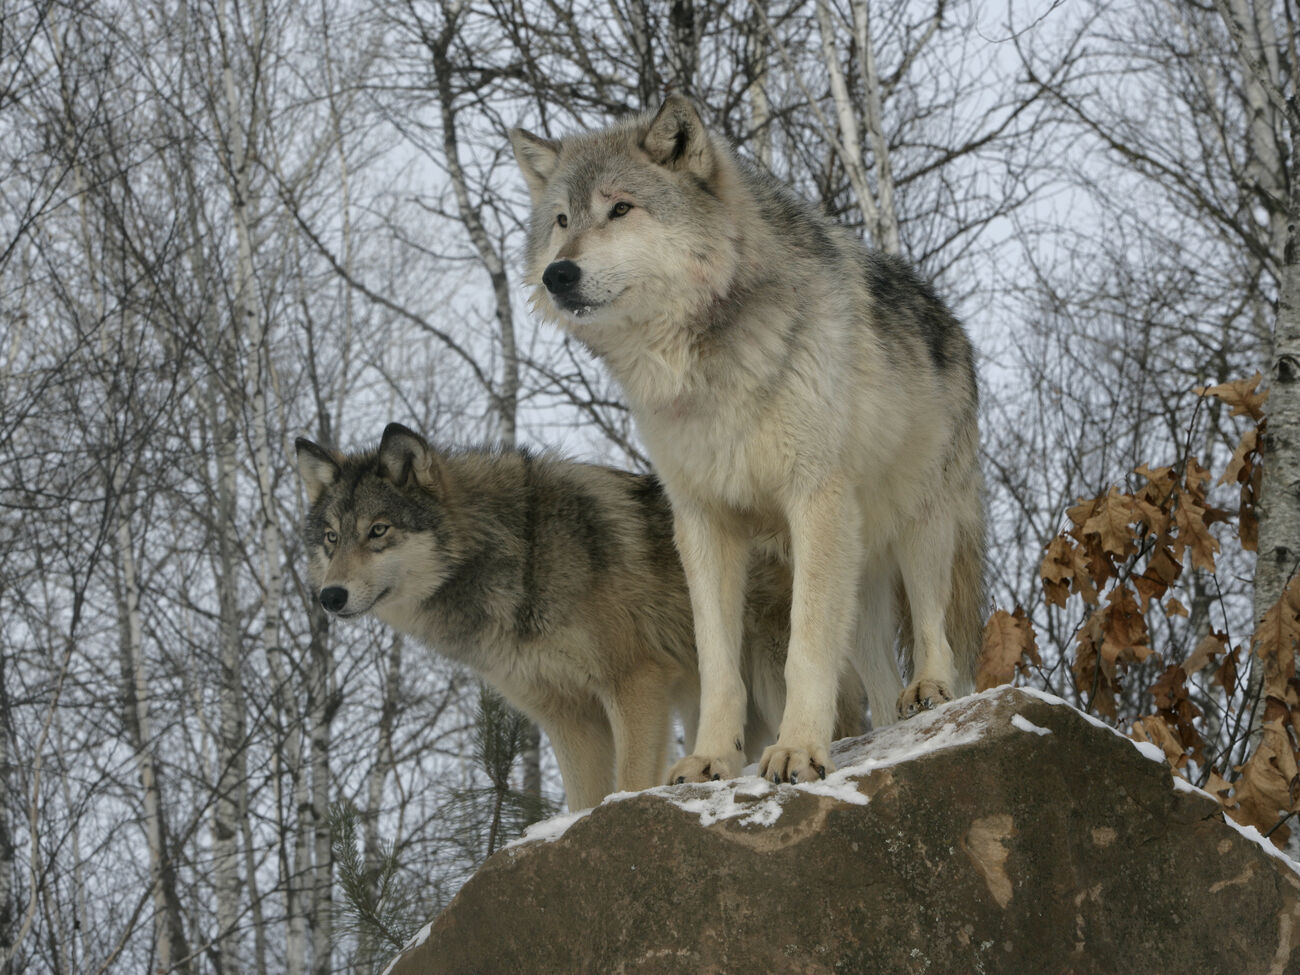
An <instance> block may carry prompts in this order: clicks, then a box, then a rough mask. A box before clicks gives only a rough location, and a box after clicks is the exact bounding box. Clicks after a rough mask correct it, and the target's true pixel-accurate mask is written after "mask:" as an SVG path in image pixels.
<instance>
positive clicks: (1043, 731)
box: [1011, 714, 1052, 735]
mask: <svg viewBox="0 0 1300 975" xmlns="http://www.w3.org/2000/svg"><path fill="white" fill-rule="evenodd" d="M1011 723H1012V724H1013V725H1015V726H1016V727H1017V728H1019V729H1020V730H1021V731H1028V732H1030V733H1031V734H1035V735H1050V734H1051V733H1052V729H1051V728H1040V727H1039V726H1038V725H1036V724H1034V723H1033V722H1032V721H1030V720H1029V719H1028V718H1026V717H1025V716H1024V715H1020V714H1013V715H1012V716H1011Z"/></svg>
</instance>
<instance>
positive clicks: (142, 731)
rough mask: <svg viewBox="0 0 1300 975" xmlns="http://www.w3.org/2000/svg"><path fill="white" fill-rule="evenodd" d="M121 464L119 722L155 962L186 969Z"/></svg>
mask: <svg viewBox="0 0 1300 975" xmlns="http://www.w3.org/2000/svg"><path fill="white" fill-rule="evenodd" d="M124 467H125V464H123V463H118V464H116V465H115V469H114V473H113V485H112V489H111V490H112V495H111V496H112V497H113V499H114V502H115V503H114V508H115V520H116V522H117V529H116V532H115V538H114V541H115V548H116V552H115V555H116V557H117V563H118V572H119V592H118V618H119V627H120V633H121V646H122V684H123V694H122V700H123V708H124V712H125V713H124V715H123V720H124V723H125V725H126V728H127V729H128V731H129V733H130V737H131V746H132V750H133V752H134V756H135V766H136V774H137V775H138V776H139V777H140V789H141V793H142V794H141V803H142V805H143V808H144V830H145V837H146V840H147V842H148V845H149V875H150V883H151V886H152V897H153V902H154V917H153V927H154V944H155V945H156V948H155V951H156V952H157V958H158V966H159V968H160V969H161V970H162V971H165V972H173V971H174V972H188V971H190V969H191V966H190V962H189V954H190V951H189V946H188V945H187V944H186V940H185V928H184V924H183V922H182V918H181V905H180V898H179V897H178V895H177V891H176V871H175V868H174V866H173V864H172V858H171V853H170V844H169V843H168V839H167V822H166V819H165V817H164V813H163V810H164V808H165V807H164V803H163V798H162V785H161V782H160V776H159V774H158V770H157V767H156V764H155V759H154V735H153V728H152V721H151V717H150V713H149V698H150V691H149V677H148V671H147V668H146V664H145V656H144V636H143V627H142V625H141V619H140V586H139V582H138V580H137V573H136V564H135V553H134V547H133V546H134V540H133V538H132V533H131V526H130V515H129V509H128V508H127V507H126V506H125V497H126V494H125V485H124V483H123V481H124V477H123V473H122V472H123V470H124Z"/></svg>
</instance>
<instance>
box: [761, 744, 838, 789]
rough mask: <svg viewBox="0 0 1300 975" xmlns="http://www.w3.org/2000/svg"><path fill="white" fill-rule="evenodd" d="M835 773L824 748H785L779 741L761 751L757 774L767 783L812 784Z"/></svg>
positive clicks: (828, 754) (833, 765)
mask: <svg viewBox="0 0 1300 975" xmlns="http://www.w3.org/2000/svg"><path fill="white" fill-rule="evenodd" d="M834 771H835V764H834V763H833V762H832V761H831V757H830V753H829V752H828V750H827V749H826V748H825V747H819V746H813V747H812V748H787V747H786V746H784V745H782V744H781V743H780V742H779V741H778V742H777V743H776V744H775V745H768V746H767V748H765V749H764V750H763V757H762V759H760V760H759V763H758V774H759V775H761V776H762V777H763V778H765V779H767V780H768V781H769V782H813V781H816V780H817V779H824V778H826V775H827V773H829V772H834Z"/></svg>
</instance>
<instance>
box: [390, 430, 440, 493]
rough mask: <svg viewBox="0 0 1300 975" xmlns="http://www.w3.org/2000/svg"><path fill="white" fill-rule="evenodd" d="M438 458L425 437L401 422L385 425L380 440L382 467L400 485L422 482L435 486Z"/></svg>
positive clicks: (421, 483) (425, 484)
mask: <svg viewBox="0 0 1300 975" xmlns="http://www.w3.org/2000/svg"><path fill="white" fill-rule="evenodd" d="M437 468H438V459H437V457H436V456H435V455H434V452H433V450H431V449H430V447H429V444H428V443H427V442H426V441H425V439H424V438H423V437H422V436H420V435H419V434H418V433H416V432H415V431H414V430H411V429H409V428H407V427H404V426H402V425H401V424H400V423H390V424H388V426H386V427H384V436H383V439H382V440H380V441H379V471H380V473H381V474H383V476H384V477H385V478H387V479H388V480H390V481H392V482H393V483H394V484H396V485H397V486H398V487H405V486H406V485H408V484H420V485H423V486H424V487H434V486H436V484H437V482H438V479H439V478H438V470H437Z"/></svg>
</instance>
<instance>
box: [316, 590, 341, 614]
mask: <svg viewBox="0 0 1300 975" xmlns="http://www.w3.org/2000/svg"><path fill="white" fill-rule="evenodd" d="M320 604H321V605H322V606H324V607H325V608H326V609H327V610H329V611H330V612H331V613H337V612H338V611H339V610H341V609H342V608H343V607H344V606H346V605H347V604H348V591H347V590H346V589H344V588H343V587H342V586H326V587H325V588H324V589H322V590H321V591H320Z"/></svg>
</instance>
